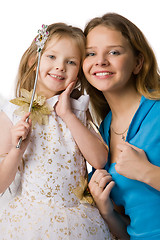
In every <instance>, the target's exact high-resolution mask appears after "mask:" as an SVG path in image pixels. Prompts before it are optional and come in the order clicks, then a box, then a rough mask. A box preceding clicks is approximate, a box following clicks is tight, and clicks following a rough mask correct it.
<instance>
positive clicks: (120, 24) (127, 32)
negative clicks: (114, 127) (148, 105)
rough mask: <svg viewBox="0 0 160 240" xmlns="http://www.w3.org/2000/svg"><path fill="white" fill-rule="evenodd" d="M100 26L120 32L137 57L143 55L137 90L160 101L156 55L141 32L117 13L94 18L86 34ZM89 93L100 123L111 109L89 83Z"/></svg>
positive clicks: (159, 80) (100, 93) (88, 25)
mask: <svg viewBox="0 0 160 240" xmlns="http://www.w3.org/2000/svg"><path fill="white" fill-rule="evenodd" d="M98 25H103V26H106V27H107V28H108V27H109V28H111V29H115V30H117V31H120V32H121V33H122V35H123V36H124V37H125V38H126V39H127V40H128V41H129V43H130V45H131V47H132V50H133V52H134V53H135V55H137V56H138V55H139V54H141V55H142V56H143V57H144V63H143V66H142V69H141V70H140V72H139V73H138V74H137V75H135V76H134V77H135V79H136V89H137V91H138V92H139V93H140V94H141V95H144V96H145V97H146V98H149V99H160V74H159V70H158V64H157V61H156V57H155V54H154V52H153V50H152V48H151V47H150V45H149V43H148V42H147V40H146V38H145V36H144V35H143V33H142V32H141V30H140V29H139V28H138V27H137V26H136V25H135V24H133V23H132V22H131V21H129V20H128V19H126V18H125V17H123V16H121V15H119V14H116V13H107V14H105V15H103V16H102V17H96V18H93V19H92V20H91V21H90V22H88V24H87V25H86V27H85V30H84V34H85V36H86V37H87V35H88V33H89V32H90V31H91V30H92V29H93V28H95V27H96V26H98ZM85 85H86V90H87V93H88V94H89V95H90V99H91V105H92V109H94V112H95V116H96V120H97V121H98V123H99V122H100V121H101V120H103V119H104V118H105V116H106V115H107V113H108V112H109V110H110V108H109V105H108V103H107V101H106V99H105V97H104V95H103V93H102V92H101V91H99V90H97V89H96V88H94V87H93V86H91V84H90V83H89V82H87V81H86V82H85Z"/></svg>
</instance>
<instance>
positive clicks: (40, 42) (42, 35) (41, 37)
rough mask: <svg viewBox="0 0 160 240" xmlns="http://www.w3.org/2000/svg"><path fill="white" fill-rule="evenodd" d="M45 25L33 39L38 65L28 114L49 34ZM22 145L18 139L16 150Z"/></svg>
mask: <svg viewBox="0 0 160 240" xmlns="http://www.w3.org/2000/svg"><path fill="white" fill-rule="evenodd" d="M47 27H48V26H47V25H44V24H43V25H42V29H39V30H38V37H37V38H35V41H36V44H37V46H38V49H37V52H38V63H37V69H36V77H35V81H34V87H33V93H32V97H31V102H30V105H29V112H31V110H32V105H33V101H34V96H35V92H36V85H37V79H38V72H39V64H40V58H41V51H42V49H43V47H44V44H45V42H46V40H47V38H48V35H49V32H48V31H47ZM28 121H29V117H28V118H27V119H26V122H28ZM21 143H22V137H20V139H19V141H18V144H17V146H16V148H18V149H19V148H20V146H21Z"/></svg>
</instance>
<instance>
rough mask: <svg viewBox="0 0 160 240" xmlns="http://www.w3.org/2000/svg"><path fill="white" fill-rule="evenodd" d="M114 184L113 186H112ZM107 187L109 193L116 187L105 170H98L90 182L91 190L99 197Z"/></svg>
mask: <svg viewBox="0 0 160 240" xmlns="http://www.w3.org/2000/svg"><path fill="white" fill-rule="evenodd" d="M111 182H112V184H110V183H111ZM106 185H107V189H108V190H107V191H109V193H110V191H111V189H112V188H113V186H114V182H113V181H112V177H111V175H110V174H109V173H108V172H107V171H106V170H104V169H101V170H99V169H98V170H96V171H95V173H94V174H93V176H92V178H91V180H90V182H89V188H90V190H91V192H92V193H94V195H98V194H100V193H102V192H103V190H104V189H105V188H106Z"/></svg>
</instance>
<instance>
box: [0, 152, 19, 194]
mask: <svg viewBox="0 0 160 240" xmlns="http://www.w3.org/2000/svg"><path fill="white" fill-rule="evenodd" d="M22 156H23V152H22V151H21V150H20V149H16V148H12V149H11V150H10V151H9V153H8V154H7V156H6V157H4V159H3V160H2V161H1V163H0V193H3V192H4V191H5V190H6V189H7V188H8V187H9V186H10V184H11V183H12V182H13V180H14V178H15V175H16V173H17V170H18V167H19V165H20V163H21V159H22Z"/></svg>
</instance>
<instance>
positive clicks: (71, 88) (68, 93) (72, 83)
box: [64, 82, 75, 96]
mask: <svg viewBox="0 0 160 240" xmlns="http://www.w3.org/2000/svg"><path fill="white" fill-rule="evenodd" d="M74 87H75V82H71V83H70V84H69V85H68V86H67V88H66V89H65V91H64V92H65V93H66V94H67V95H68V96H70V94H71V92H72V91H73V89H74Z"/></svg>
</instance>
